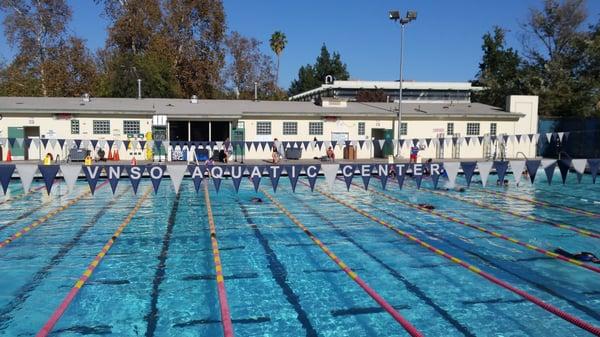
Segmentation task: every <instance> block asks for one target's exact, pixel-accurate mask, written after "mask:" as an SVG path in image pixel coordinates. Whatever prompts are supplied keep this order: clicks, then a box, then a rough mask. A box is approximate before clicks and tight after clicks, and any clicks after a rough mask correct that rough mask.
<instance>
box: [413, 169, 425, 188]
mask: <svg viewBox="0 0 600 337" xmlns="http://www.w3.org/2000/svg"><path fill="white" fill-rule="evenodd" d="M417 165H419V164H412V165H411V170H412V174H413V179H414V180H415V184H416V185H417V189H421V182H422V181H423V170H422V169H421V170H418V169H417V167H418V166H417ZM417 173H418V174H417Z"/></svg>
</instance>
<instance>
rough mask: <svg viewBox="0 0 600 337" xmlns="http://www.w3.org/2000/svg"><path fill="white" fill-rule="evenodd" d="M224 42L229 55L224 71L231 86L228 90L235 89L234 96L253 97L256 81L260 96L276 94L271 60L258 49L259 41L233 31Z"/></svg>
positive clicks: (265, 96) (267, 96)
mask: <svg viewBox="0 0 600 337" xmlns="http://www.w3.org/2000/svg"><path fill="white" fill-rule="evenodd" d="M225 44H226V46H227V50H228V52H229V54H230V56H231V62H230V64H229V65H228V66H227V69H226V71H225V76H226V78H227V82H228V83H229V85H230V86H231V87H232V88H230V91H236V92H237V94H236V96H239V97H240V98H243V99H249V98H253V97H254V83H255V82H256V83H257V84H258V88H259V93H260V96H259V97H260V98H262V99H265V98H269V97H271V96H273V95H277V90H278V88H277V84H276V83H275V74H274V73H273V60H272V59H271V58H270V57H269V56H267V55H265V54H263V53H262V52H261V51H260V45H261V43H260V41H258V40H256V39H254V38H247V37H244V36H242V35H241V34H239V33H238V32H233V33H231V34H230V35H229V36H228V37H227V39H226V41H225Z"/></svg>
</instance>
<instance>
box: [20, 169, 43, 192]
mask: <svg viewBox="0 0 600 337" xmlns="http://www.w3.org/2000/svg"><path fill="white" fill-rule="evenodd" d="M16 167H17V171H18V172H19V178H21V184H23V191H25V193H27V192H29V188H30V187H31V182H32V181H33V176H34V175H35V173H36V172H37V169H38V167H37V165H36V164H17V165H16Z"/></svg>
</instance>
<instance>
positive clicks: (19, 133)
mask: <svg viewBox="0 0 600 337" xmlns="http://www.w3.org/2000/svg"><path fill="white" fill-rule="evenodd" d="M24 137H25V130H24V129H23V127H11V126H9V127H8V138H21V139H23V138H24ZM10 150H11V154H12V155H13V156H15V157H23V153H24V152H25V151H24V150H23V143H19V142H17V141H15V143H14V145H13V146H11V148H10Z"/></svg>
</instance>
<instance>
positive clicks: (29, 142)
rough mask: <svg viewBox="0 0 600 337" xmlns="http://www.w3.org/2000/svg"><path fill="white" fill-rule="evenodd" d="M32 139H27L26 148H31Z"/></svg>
mask: <svg viewBox="0 0 600 337" xmlns="http://www.w3.org/2000/svg"><path fill="white" fill-rule="evenodd" d="M32 141H33V139H32V138H25V148H27V149H28V148H29V147H30V146H31V142H32Z"/></svg>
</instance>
